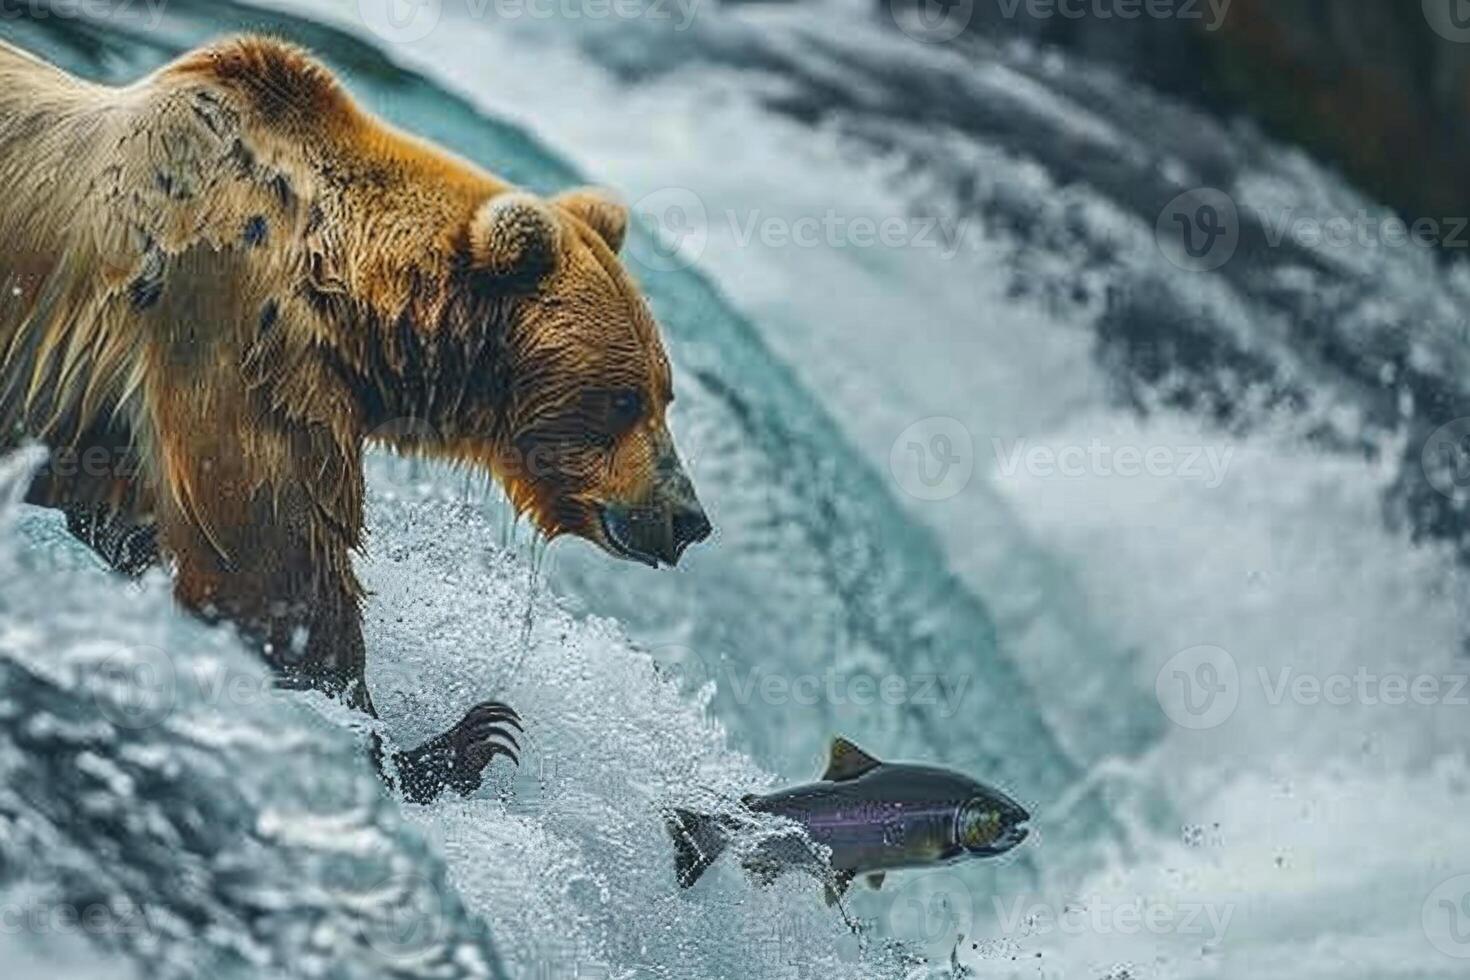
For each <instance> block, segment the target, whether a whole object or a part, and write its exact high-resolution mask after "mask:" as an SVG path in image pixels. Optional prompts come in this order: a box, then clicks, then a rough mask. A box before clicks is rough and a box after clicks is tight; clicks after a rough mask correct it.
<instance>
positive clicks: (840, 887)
mask: <svg viewBox="0 0 1470 980" xmlns="http://www.w3.org/2000/svg"><path fill="white" fill-rule="evenodd" d="M852 876H853V872H851V871H834V872H832V877H831V878H830V879H829V880H828V881H827V905H828V906H832V905H836V904H837V903H838V902H840V901H842V896H843V895H846V894H847V886H848V885H850V884H852Z"/></svg>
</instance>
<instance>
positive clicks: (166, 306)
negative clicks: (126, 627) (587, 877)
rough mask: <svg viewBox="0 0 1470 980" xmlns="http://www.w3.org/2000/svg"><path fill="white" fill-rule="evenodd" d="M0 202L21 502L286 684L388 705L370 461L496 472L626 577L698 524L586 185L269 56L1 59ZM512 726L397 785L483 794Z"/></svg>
mask: <svg viewBox="0 0 1470 980" xmlns="http://www.w3.org/2000/svg"><path fill="white" fill-rule="evenodd" d="M0 186H3V187H4V188H5V193H4V199H3V200H0V243H3V248H4V254H3V258H0V445H3V444H15V443H18V442H20V441H22V440H25V439H35V440H39V441H40V442H42V443H43V444H45V445H46V446H48V447H50V449H51V453H52V454H51V465H48V466H47V467H44V468H43V470H42V471H41V473H40V474H39V475H38V476H37V477H36V479H35V482H34V484H33V485H32V487H31V488H30V492H29V495H28V498H27V499H28V500H30V501H31V502H32V503H36V504H40V505H43V506H50V507H54V508H57V509H60V510H62V511H63V512H64V513H65V514H66V517H67V521H68V524H69V526H70V527H71V528H72V530H73V531H74V532H75V533H77V534H78V535H79V536H81V537H82V538H83V539H84V540H87V541H88V542H89V543H91V544H92V545H93V546H94V547H96V548H97V549H98V550H99V551H101V552H103V554H104V557H106V558H107V559H108V560H110V561H112V562H113V563H114V565H116V566H117V567H119V568H121V569H123V570H125V571H137V570H138V569H140V568H141V567H144V566H146V565H148V564H150V563H152V562H153V561H155V560H162V561H163V562H165V563H166V564H167V566H168V567H169V568H170V569H171V570H172V574H173V576H174V588H175V594H176V596H177V598H178V600H179V601H180V602H181V603H182V604H183V605H184V606H186V607H187V608H188V609H190V610H192V611H194V612H195V613H197V614H198V615H200V616H202V617H205V618H207V619H209V620H225V621H229V622H232V623H234V624H235V625H236V626H237V627H238V629H239V631H240V633H241V634H242V635H243V636H244V637H246V639H247V640H248V641H249V642H251V643H252V644H253V645H255V646H256V647H258V649H259V650H260V651H261V652H262V654H263V655H264V656H265V657H266V658H267V659H268V661H269V662H270V663H271V664H272V665H273V666H274V667H275V668H276V670H277V671H278V672H279V673H280V674H281V675H283V678H284V679H286V680H288V681H289V682H294V683H297V684H306V685H310V686H313V687H316V688H319V689H322V690H325V691H327V692H330V693H332V694H338V695H342V696H343V697H345V699H346V700H347V702H348V703H350V704H351V705H353V706H355V707H358V708H360V709H362V710H364V711H367V712H369V713H373V706H372V699H371V697H370V696H369V694H368V691H367V688H366V684H365V680H364V648H363V638H362V627H361V611H360V606H361V603H362V599H363V593H362V589H361V588H360V587H359V584H358V581H357V579H356V577H355V575H354V573H353V567H352V561H351V556H352V553H353V552H354V550H356V549H358V547H359V546H360V544H361V543H362V526H363V493H364V490H363V462H362V453H363V448H364V444H365V443H366V442H370V441H373V440H375V439H376V440H378V441H381V442H385V443H387V444H389V445H391V446H392V448H394V449H396V450H398V451H401V452H405V453H413V454H421V455H423V456H427V457H434V458H440V459H446V460H450V461H454V462H458V463H463V464H470V465H473V466H476V467H481V468H483V469H484V470H486V471H488V472H489V473H490V474H492V475H493V476H494V477H495V479H496V480H497V481H498V482H499V483H500V484H501V486H502V487H503V488H504V489H505V491H506V492H507V495H508V497H509V498H510V500H511V501H512V503H513V504H514V506H515V507H516V509H517V510H518V512H521V513H524V514H526V515H529V517H530V518H531V520H532V521H533V522H534V525H535V526H536V527H537V528H538V529H539V530H540V531H541V532H542V533H543V534H544V535H545V536H547V537H548V538H554V537H556V536H558V535H563V534H571V535H576V536H579V537H582V538H584V539H587V540H589V541H591V542H593V543H594V544H596V545H598V546H600V547H602V548H603V549H605V550H606V551H608V552H610V553H611V554H613V555H615V556H617V557H620V558H625V559H631V560H635V561H640V562H643V563H645V564H648V565H652V566H655V567H657V566H659V565H660V564H665V565H673V564H676V563H677V562H678V561H679V558H680V556H681V554H682V552H683V550H684V549H685V548H686V547H687V546H688V545H690V544H692V543H694V542H697V541H700V540H702V539H704V538H705V537H707V536H708V534H709V532H710V525H709V522H708V520H707V519H706V517H705V514H704V511H703V510H702V509H701V507H700V505H699V502H698V500H697V499H696V497H695V494H694V490H693V487H692V486H691V484H690V481H689V479H688V477H687V476H686V475H685V472H684V469H683V467H682V465H681V463H680V460H679V456H678V453H677V452H676V450H675V448H674V445H673V442H672V440H671V438H670V436H669V432H668V429H667V427H666V424H665V416H666V412H667V410H668V406H669V403H670V401H671V400H672V398H673V390H672V381H671V377H670V369H669V361H668V358H667V356H666V354H665V353H664V349H663V346H662V342H661V340H660V337H659V331H658V328H657V325H656V324H655V323H654V320H653V318H652V316H651V314H650V312H649V310H648V308H647V306H646V305H645V303H644V301H643V298H642V297H641V295H640V294H639V292H638V290H637V288H636V287H635V285H634V283H633V281H632V279H631V278H630V276H629V274H628V272H627V271H626V270H625V269H624V267H623V265H622V264H621V262H620V260H619V259H618V257H617V253H618V250H619V247H620V246H621V244H622V240H623V236H624V232H625V230H626V225H627V220H628V214H627V211H626V209H625V208H623V207H622V206H620V205H618V204H616V203H614V202H613V201H612V200H610V199H609V198H607V197H605V196H604V195H602V194H600V193H598V192H596V191H593V190H590V189H582V190H574V191H570V192H567V193H563V194H561V195H558V196H555V197H551V198H540V197H537V196H534V195H532V194H529V193H526V192H523V191H520V190H518V189H516V188H514V187H512V186H509V185H508V184H506V183H505V182H504V181H501V180H498V179H496V178H495V177H494V176H492V175H490V174H488V173H486V172H485V171H483V170H481V169H479V168H478V167H476V166H474V165H472V164H470V163H469V162H467V161H465V160H462V159H460V158H458V157H455V156H453V155H451V154H450V153H447V152H445V151H443V150H441V149H439V148H437V147H435V146H433V145H430V144H429V143H426V142H424V141H422V140H419V139H416V138H414V137H412V136H410V135H407V134H405V133H402V132H400V131H398V130H396V129H394V128H392V127H391V126H389V125H388V124H386V123H385V122H383V121H381V120H379V119H377V118H375V117H373V116H372V115H370V114H369V113H367V112H366V111H364V110H363V109H362V108H360V107H359V106H358V105H357V104H356V103H355V102H354V101H353V100H352V99H351V98H350V97H349V96H348V95H347V93H346V92H345V91H344V90H343V88H342V86H341V85H340V84H339V83H338V81H337V79H336V78H335V77H334V76H333V74H332V73H331V72H330V71H329V70H328V69H327V68H325V67H324V66H323V65H321V64H319V63H317V62H315V61H314V60H312V59H311V58H310V57H309V56H307V55H306V54H305V53H304V52H302V51H301V50H299V49H297V48H294V47H292V46H290V45H287V44H284V43H282V42H279V41H276V40H272V39H267V38H261V37H242V38H237V39H231V40H227V41H223V42H221V43H217V44H214V45H212V46H209V47H206V48H202V49H200V50H197V51H194V52H192V53H190V54H187V55H185V56H183V57H182V58H180V59H179V60H177V61H175V62H173V63H172V64H169V65H167V66H165V67H164V68H162V69H160V70H159V71H157V72H156V73H154V74H152V75H150V76H148V77H146V78H144V79H142V80H141V81H138V82H136V83H135V84H132V85H129V86H126V87H122V88H110V87H105V86H101V85H96V84H93V83H90V82H87V81H83V80H80V79H77V78H74V77H72V76H70V75H68V74H66V73H65V72H63V71H61V70H60V69H58V68H55V67H53V66H51V65H49V64H47V63H45V62H43V61H41V60H39V59H36V58H34V57H32V56H30V55H28V54H26V53H25V52H22V51H20V50H17V49H15V48H13V47H9V46H6V45H3V44H0ZM511 727H514V728H519V722H518V719H517V718H516V715H515V713H514V712H513V711H511V710H510V709H509V708H506V707H505V706H503V705H500V704H498V703H496V702H486V703H484V704H481V705H478V706H476V707H475V708H473V709H471V710H470V711H469V712H468V714H467V715H466V716H465V719H464V720H463V721H462V722H460V724H458V725H456V726H455V727H454V728H453V729H451V730H450V731H449V732H447V733H445V734H444V735H442V736H439V737H438V738H436V739H432V740H431V741H430V742H428V743H426V744H425V745H423V746H420V747H419V748H417V749H414V750H411V751H408V752H403V753H399V754H398V755H397V756H396V757H395V760H394V761H395V763H396V765H395V767H393V768H392V769H386V770H385V778H388V779H390V781H391V780H392V778H393V777H392V773H394V772H396V773H397V775H398V778H399V779H400V781H401V784H402V787H403V790H404V791H405V793H407V795H408V796H409V797H411V798H413V799H416V800H427V799H431V798H433V797H434V796H436V795H437V794H438V793H439V792H440V790H441V789H442V788H443V787H445V786H451V787H454V788H455V789H457V790H459V791H461V792H470V791H472V790H474V789H475V788H477V787H478V786H479V785H480V777H481V771H482V769H483V768H484V766H485V765H486V764H487V763H488V762H489V760H490V759H491V758H492V757H493V756H494V755H495V754H497V753H503V754H506V755H509V756H510V757H511V758H512V760H514V759H515V755H514V750H515V749H516V748H517V746H516V743H515V739H514V736H513V735H512V733H511V731H510V730H509V729H510V728H511ZM375 755H381V753H377V752H375ZM379 761H380V762H381V761H382V760H381V759H380V760H379Z"/></svg>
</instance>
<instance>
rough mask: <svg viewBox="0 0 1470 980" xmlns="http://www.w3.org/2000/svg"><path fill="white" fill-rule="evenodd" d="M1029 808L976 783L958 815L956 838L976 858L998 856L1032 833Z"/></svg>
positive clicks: (956, 816)
mask: <svg viewBox="0 0 1470 980" xmlns="http://www.w3.org/2000/svg"><path fill="white" fill-rule="evenodd" d="M1030 819H1031V814H1029V813H1027V812H1026V808H1025V807H1023V806H1021V804H1019V803H1017V802H1016V801H1015V800H1013V799H1011V798H1010V797H1009V796H1007V795H1006V794H1004V793H1002V792H1001V791H1000V790H998V789H995V788H993V787H990V786H986V785H984V784H983V783H973V784H972V785H971V787H970V797H969V799H968V800H966V801H965V803H964V804H963V805H961V806H960V808H959V810H958V811H957V812H956V814H955V841H956V842H957V843H958V844H959V845H960V846H961V847H963V848H964V849H965V851H966V853H968V854H970V855H971V856H973V857H996V856H997V855H1000V854H1004V853H1006V852H1007V851H1009V850H1010V849H1011V848H1013V847H1015V846H1016V845H1018V844H1020V843H1021V842H1022V841H1023V840H1025V839H1026V838H1027V836H1028V835H1030V833H1031V831H1030V829H1029V828H1027V827H1026V826H1025V824H1026V821H1028V820H1030Z"/></svg>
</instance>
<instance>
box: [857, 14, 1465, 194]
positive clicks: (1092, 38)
mask: <svg viewBox="0 0 1470 980" xmlns="http://www.w3.org/2000/svg"><path fill="white" fill-rule="evenodd" d="M938 2H939V0H880V4H881V5H882V11H881V12H882V13H883V14H884V15H885V16H887V15H889V13H890V11H892V12H893V13H895V14H901V13H902V12H903V11H904V8H906V7H913V6H915V5H920V4H931V5H933V4H937V3H938ZM949 2H963V0H949ZM1121 2H1122V3H1124V4H1125V5H1126V3H1127V0H1121ZM1157 2H1161V3H1166V2H1167V0H1157ZM973 4H974V5H973V10H972V12H971V14H970V21H969V25H968V31H967V33H974V32H979V33H982V34H985V35H989V36H991V37H995V36H1005V35H1013V36H1018V37H1025V38H1029V39H1032V40H1034V41H1037V42H1040V43H1043V44H1048V45H1056V46H1058V47H1060V48H1064V49H1067V50H1070V51H1074V52H1076V53H1078V54H1081V55H1084V56H1085V57H1088V58H1091V59H1095V60H1098V61H1102V62H1105V63H1108V64H1110V65H1113V66H1114V67H1118V68H1121V69H1123V70H1124V71H1126V72H1127V73H1129V74H1131V75H1133V76H1134V77H1136V78H1139V79H1142V80H1144V81H1146V82H1147V83H1149V84H1150V85H1152V86H1154V87H1156V88H1158V89H1161V90H1163V91H1166V92H1170V93H1173V94H1177V95H1181V96H1183V97H1185V98H1187V99H1189V100H1191V101H1194V102H1196V103H1199V104H1202V105H1205V106H1207V107H1209V108H1211V109H1212V110H1214V111H1217V112H1219V113H1222V114H1226V115H1236V114H1243V115H1247V116H1249V117H1251V118H1253V119H1255V120H1257V121H1258V122H1259V123H1260V124H1261V125H1262V126H1263V127H1264V128H1265V129H1266V130H1267V131H1268V132H1269V133H1270V134H1272V135H1274V136H1277V137H1279V138H1281V139H1282V140H1284V141H1287V142H1290V143H1294V144H1297V145H1300V146H1302V147H1304V148H1306V149H1307V150H1309V151H1311V152H1312V153H1314V154H1315V155H1316V156H1317V157H1318V158H1319V159H1321V160H1323V161H1326V162H1328V163H1330V164H1332V165H1333V166H1335V167H1337V168H1338V169H1340V170H1341V171H1342V172H1343V173H1344V174H1345V175H1346V176H1347V177H1348V178H1349V179H1351V181H1352V182H1353V183H1355V184H1356V185H1358V186H1360V187H1362V188H1363V189H1364V190H1366V191H1368V192H1369V194H1370V195H1372V196H1374V197H1376V198H1378V199H1380V200H1382V201H1383V202H1385V203H1387V204H1390V205H1392V206H1393V207H1395V208H1397V209H1398V210H1399V211H1400V212H1401V213H1402V214H1403V215H1404V216H1405V217H1406V218H1417V217H1432V218H1438V219H1445V218H1453V217H1459V216H1465V215H1470V189H1467V188H1470V181H1467V179H1466V175H1467V174H1470V0H1422V2H1421V0H1230V4H1229V7H1228V9H1227V11H1226V13H1225V16H1224V18H1223V20H1222V21H1221V22H1220V23H1219V24H1218V28H1217V29H1215V30H1210V29H1209V27H1208V26H1207V25H1209V24H1210V23H1211V21H1213V20H1214V17H1213V15H1212V14H1211V13H1210V9H1209V6H1208V3H1207V0H1174V2H1173V3H1172V4H1169V5H1170V6H1172V8H1173V9H1175V10H1179V11H1184V10H1186V9H1191V8H1192V10H1193V13H1194V16H1192V17H1178V16H1176V17H1170V18H1163V19H1161V18H1150V17H1147V16H1140V17H1138V18H1137V19H1133V20H1125V19H1120V18H1118V17H1107V18H1104V17H1099V16H1098V15H1097V14H1096V13H1094V12H1093V11H1095V10H1096V9H1097V7H1096V6H1095V5H1100V6H1101V8H1102V9H1103V10H1105V11H1116V10H1118V9H1119V5H1120V0H1068V6H1067V9H1069V10H1071V11H1073V12H1074V13H1075V12H1078V11H1079V10H1081V11H1085V12H1086V15H1085V16H1080V17H1077V16H1073V17H1065V16H1061V15H1060V14H1058V13H1056V12H1053V13H1051V15H1050V16H1047V15H1046V11H1047V10H1048V9H1053V11H1055V8H1052V7H1051V4H1050V3H1046V2H1042V3H1033V2H1028V0H1019V2H1018V3H1014V4H1013V3H1012V2H1011V0H1006V2H1004V3H1002V0H973ZM1455 5H1458V10H1456V9H1455ZM1140 6H1144V4H1140ZM940 9H941V8H938V7H937V6H936V7H934V8H933V9H931V10H930V11H929V15H930V17H931V18H937V17H938V15H939V12H940ZM955 9H956V10H957V11H958V10H960V8H959V7H956V8H955ZM1007 11H1014V12H1013V14H1011V15H1009V16H1008V15H1007ZM1452 12H1454V13H1455V14H1456V16H1457V17H1458V22H1459V23H1464V24H1466V29H1465V30H1463V31H1457V30H1454V29H1446V30H1436V27H1435V25H1434V24H1432V23H1431V18H1435V19H1436V21H1437V23H1438V24H1439V25H1440V26H1443V25H1446V24H1453V23H1455V22H1454V21H1451V20H1449V15H1450V14H1451V13H1452ZM1038 14H1040V16H1038ZM1457 37H1462V38H1464V40H1456V39H1453V38H1457ZM964 41H965V38H964V36H963V35H962V36H961V37H960V38H958V39H956V41H955V42H953V43H955V44H958V45H963V44H964Z"/></svg>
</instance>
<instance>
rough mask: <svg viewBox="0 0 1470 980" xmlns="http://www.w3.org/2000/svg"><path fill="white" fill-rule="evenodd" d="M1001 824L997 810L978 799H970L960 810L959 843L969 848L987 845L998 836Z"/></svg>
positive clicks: (993, 841)
mask: <svg viewBox="0 0 1470 980" xmlns="http://www.w3.org/2000/svg"><path fill="white" fill-rule="evenodd" d="M1003 826H1004V821H1003V820H1002V819H1001V815H1000V811H999V810H996V809H995V808H993V807H990V806H986V805H985V803H984V802H982V801H980V800H971V801H970V802H969V803H967V804H965V808H964V809H963V810H961V811H960V819H959V841H960V845H961V846H962V847H966V848H970V849H979V848H983V847H989V846H990V845H991V844H994V843H995V841H996V840H997V838H999V837H1000V835H1001V830H1002V829H1003Z"/></svg>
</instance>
